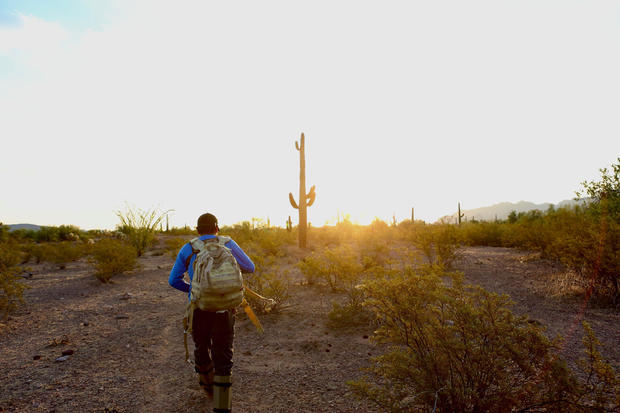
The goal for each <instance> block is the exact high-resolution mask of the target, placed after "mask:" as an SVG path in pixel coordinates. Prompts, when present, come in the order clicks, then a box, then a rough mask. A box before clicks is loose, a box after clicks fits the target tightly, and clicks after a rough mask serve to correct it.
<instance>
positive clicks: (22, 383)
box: [0, 247, 620, 412]
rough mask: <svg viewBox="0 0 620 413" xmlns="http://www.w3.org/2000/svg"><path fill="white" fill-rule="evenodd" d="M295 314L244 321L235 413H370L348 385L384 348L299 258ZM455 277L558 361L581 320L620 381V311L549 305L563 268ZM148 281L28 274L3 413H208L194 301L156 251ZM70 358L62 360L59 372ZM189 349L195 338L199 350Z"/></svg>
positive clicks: (1, 346)
mask: <svg viewBox="0 0 620 413" xmlns="http://www.w3.org/2000/svg"><path fill="white" fill-rule="evenodd" d="M288 252H289V253H287V254H286V255H285V256H284V257H283V258H281V261H282V262H281V263H279V264H280V265H281V267H282V268H288V269H289V270H290V279H291V280H292V282H291V286H290V293H291V295H292V298H291V300H290V302H289V305H288V306H287V307H286V308H284V309H283V310H282V311H280V312H279V313H271V314H265V315H261V316H260V319H261V322H262V323H263V325H264V327H265V333H264V334H262V335H260V334H258V333H257V331H256V329H255V328H254V326H253V325H252V324H251V323H250V322H249V320H248V319H247V318H246V317H245V316H242V315H239V317H238V319H237V322H236V340H235V359H234V360H235V367H234V370H233V378H234V386H233V393H234V399H233V411H236V412H328V411H329V412H373V411H381V410H380V409H377V408H376V407H375V406H373V405H372V404H370V403H369V402H366V401H360V400H358V399H356V398H355V397H354V396H353V395H352V394H351V393H350V391H349V389H348V388H347V385H346V382H347V381H348V380H352V379H355V378H358V377H360V375H361V372H360V369H361V368H363V367H364V366H367V365H368V364H369V362H370V359H371V357H372V356H374V355H378V354H380V351H381V349H380V348H379V347H377V346H376V345H375V344H374V343H373V342H372V341H371V340H370V339H369V336H371V335H372V329H371V328H370V327H359V328H349V329H346V330H342V329H337V330H335V329H330V328H328V327H327V326H326V320H327V313H328V311H329V310H330V308H331V303H332V301H334V300H339V299H340V296H339V295H338V294H334V293H331V292H329V290H328V289H327V288H326V287H324V286H320V285H318V286H317V285H313V286H308V285H305V284H304V283H303V276H302V275H301V274H300V273H299V271H298V270H297V269H296V267H295V265H294V264H295V263H296V262H297V260H298V259H299V258H300V257H301V256H302V255H303V254H302V253H301V252H300V251H298V250H297V249H296V248H294V247H291V248H290V251H288ZM460 252H461V258H460V259H459V260H458V262H457V264H456V267H457V269H459V270H460V271H463V272H464V273H465V276H466V279H467V280H468V281H469V282H471V283H476V284H479V285H482V286H483V287H485V288H486V289H488V290H491V291H495V292H500V293H506V294H509V295H510V296H511V298H512V300H513V301H514V310H515V311H516V312H517V313H519V314H528V315H529V316H530V317H531V318H533V319H535V320H537V321H539V322H540V323H542V324H544V325H546V326H547V327H548V333H549V334H550V335H551V336H555V335H556V334H561V335H563V336H564V337H566V338H567V340H566V345H565V347H564V349H563V355H564V356H565V357H566V358H567V359H569V360H572V361H574V360H576V359H577V358H578V357H580V356H581V347H580V341H581V337H582V329H581V327H580V325H579V323H578V321H579V320H580V318H581V317H583V319H585V320H587V321H588V322H589V323H590V324H591V325H592V327H593V329H594V331H595V332H596V334H597V336H598V338H599V339H600V340H601V342H602V343H603V344H604V347H603V349H602V352H603V355H604V356H605V357H606V358H607V359H609V360H610V361H611V364H612V366H613V367H614V368H615V369H616V371H618V370H619V369H620V345H619V343H620V328H619V326H620V313H619V312H618V311H616V310H613V309H609V308H597V307H596V306H595V305H593V303H588V305H587V306H585V309H584V310H582V309H583V308H584V305H583V304H584V301H583V298H582V296H578V295H576V296H554V295H552V294H551V293H550V292H551V291H553V287H550V286H553V285H557V283H559V282H561V280H562V276H561V275H560V274H561V273H562V270H561V268H559V267H558V266H556V265H554V264H553V263H550V262H547V261H545V260H541V259H540V258H538V257H537V256H536V255H534V254H529V253H526V252H520V251H516V250H511V249H504V248H487V247H476V248H464V249H462V250H461V251H460ZM139 262H140V269H139V270H137V271H135V272H133V273H131V274H128V275H123V276H117V277H115V278H113V281H114V282H113V283H111V284H107V285H103V284H100V283H99V282H98V281H97V280H96V279H95V278H94V277H93V270H92V268H91V266H90V265H89V264H88V263H87V262H86V261H84V260H82V261H78V262H74V263H71V264H69V265H68V266H67V268H66V269H64V270H57V269H55V268H53V267H52V266H51V264H39V265H34V266H31V271H30V272H31V273H32V274H33V276H32V277H31V278H29V279H24V281H23V282H24V283H26V284H28V285H29V286H30V287H31V288H30V289H29V290H27V291H26V292H25V294H24V298H25V300H26V303H27V305H25V306H22V307H21V308H20V309H19V310H18V311H17V312H15V313H13V314H12V315H11V316H10V318H9V319H8V320H5V321H4V322H3V324H0V361H1V362H0V411H10V412H13V411H15V412H52V411H53V412H91V411H92V412H180V411H195V412H210V411H211V402H210V400H209V399H208V398H207V396H206V394H205V393H204V392H203V391H202V390H201V389H200V388H199V386H198V382H197V380H196V377H195V373H194V372H193V368H192V367H191V366H190V365H188V364H187V363H185V361H184V348H183V329H182V324H181V320H182V317H183V313H184V309H185V305H186V300H187V298H186V296H185V295H184V294H183V293H181V292H179V291H177V290H174V289H172V288H171V287H170V286H169V285H168V274H169V271H170V268H171V267H172V263H173V258H171V257H170V256H169V255H168V254H163V255H162V254H161V251H159V252H158V251H157V250H153V251H150V252H149V253H147V254H146V256H144V257H141V258H140V259H139ZM67 350H70V351H69V352H71V351H72V354H71V355H69V356H68V357H67V358H66V360H65V361H56V359H58V358H59V357H61V356H62V353H63V351H67ZM190 351H191V339H190Z"/></svg>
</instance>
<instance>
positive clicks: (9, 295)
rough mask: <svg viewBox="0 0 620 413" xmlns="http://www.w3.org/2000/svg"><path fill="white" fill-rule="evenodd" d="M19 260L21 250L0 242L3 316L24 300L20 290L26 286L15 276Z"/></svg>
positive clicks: (0, 284) (20, 258)
mask: <svg viewBox="0 0 620 413" xmlns="http://www.w3.org/2000/svg"><path fill="white" fill-rule="evenodd" d="M21 261H22V257H21V252H20V251H19V248H18V247H17V246H16V245H15V244H12V243H4V242H3V243H0V312H1V313H2V317H3V318H6V316H7V315H8V314H9V313H10V312H11V311H13V310H14V309H15V308H17V306H18V304H20V303H23V301H24V300H23V298H22V292H23V291H24V289H26V288H27V287H26V286H25V285H24V284H22V283H21V282H20V281H19V280H20V278H19V277H18V276H17V274H18V273H19V271H20V269H19V268H18V264H19V263H20V262H21Z"/></svg>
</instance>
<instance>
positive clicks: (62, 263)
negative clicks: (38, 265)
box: [49, 241, 87, 269]
mask: <svg viewBox="0 0 620 413" xmlns="http://www.w3.org/2000/svg"><path fill="white" fill-rule="evenodd" d="M49 247H51V256H50V257H49V260H50V261H51V262H53V263H54V264H56V265H58V267H59V268H60V269H64V268H66V266H67V263H69V262H73V261H77V260H79V259H80V258H82V257H83V256H85V255H86V253H87V247H86V245H84V244H83V243H76V242H70V241H63V242H58V243H53V244H50V245H49Z"/></svg>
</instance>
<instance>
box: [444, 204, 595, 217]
mask: <svg viewBox="0 0 620 413" xmlns="http://www.w3.org/2000/svg"><path fill="white" fill-rule="evenodd" d="M584 202H587V201H585V200H579V201H576V200H574V199H566V200H564V201H560V202H558V203H556V204H553V203H550V202H543V203H542V204H535V203H533V202H529V201H519V202H507V201H505V202H500V203H498V204H494V205H490V206H484V207H479V208H474V209H461V214H464V216H463V218H462V220H464V221H471V220H472V219H475V220H477V221H493V220H496V219H497V220H504V219H507V218H508V215H509V214H510V213H511V212H512V211H516V212H517V213H520V212H529V211H533V210H539V211H546V210H547V209H549V207H550V206H553V207H554V208H563V207H572V206H574V205H578V204H582V203H584ZM457 214H458V212H455V213H454V214H451V215H444V216H443V217H441V218H439V219H438V220H437V222H446V223H456V222H457V221H458V217H457Z"/></svg>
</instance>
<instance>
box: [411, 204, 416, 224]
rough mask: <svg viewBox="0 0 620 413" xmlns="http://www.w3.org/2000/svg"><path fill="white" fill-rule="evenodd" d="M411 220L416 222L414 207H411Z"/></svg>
mask: <svg viewBox="0 0 620 413" xmlns="http://www.w3.org/2000/svg"><path fill="white" fill-rule="evenodd" d="M411 222H415V219H414V215H413V207H411Z"/></svg>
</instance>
